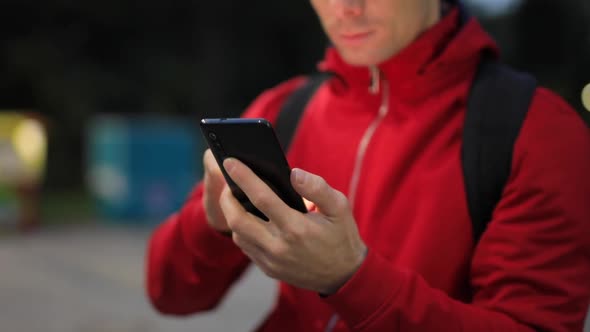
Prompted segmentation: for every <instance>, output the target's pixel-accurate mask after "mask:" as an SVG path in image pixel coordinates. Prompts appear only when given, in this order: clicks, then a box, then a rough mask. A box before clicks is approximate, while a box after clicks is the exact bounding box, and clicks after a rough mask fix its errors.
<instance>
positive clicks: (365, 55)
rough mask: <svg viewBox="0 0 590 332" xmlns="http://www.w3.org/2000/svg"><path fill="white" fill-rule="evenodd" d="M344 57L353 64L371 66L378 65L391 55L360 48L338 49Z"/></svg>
mask: <svg viewBox="0 0 590 332" xmlns="http://www.w3.org/2000/svg"><path fill="white" fill-rule="evenodd" d="M338 51H339V53H340V56H341V57H342V59H343V60H344V61H345V62H346V63H348V64H349V65H351V66H358V67H369V66H375V65H378V64H380V63H382V62H384V61H385V60H387V59H388V58H389V57H390V56H386V55H382V54H378V52H369V51H366V50H360V49H357V50H355V49H341V48H339V49H338Z"/></svg>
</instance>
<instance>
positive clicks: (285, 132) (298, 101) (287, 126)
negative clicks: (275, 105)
mask: <svg viewBox="0 0 590 332" xmlns="http://www.w3.org/2000/svg"><path fill="white" fill-rule="evenodd" d="M330 77H332V74H329V73H316V74H313V75H311V76H310V77H309V78H308V79H307V81H306V82H305V83H304V84H303V85H302V86H301V87H300V88H298V89H297V90H295V91H293V93H292V94H291V95H290V96H289V97H287V100H286V101H285V103H284V104H283V107H282V108H281V110H280V112H279V115H278V117H277V121H276V123H275V125H274V128H275V129H276V133H277V137H278V139H279V142H280V143H281V146H282V147H283V150H284V151H287V150H288V149H289V146H290V145H291V139H292V138H293V136H294V134H295V130H296V129H297V125H298V124H299V120H300V119H301V115H303V112H304V111H305V108H306V107H307V104H308V103H309V100H311V97H312V96H313V95H314V94H315V92H316V90H317V89H318V88H319V87H320V86H321V85H322V83H324V82H325V81H326V80H327V79H328V78H330Z"/></svg>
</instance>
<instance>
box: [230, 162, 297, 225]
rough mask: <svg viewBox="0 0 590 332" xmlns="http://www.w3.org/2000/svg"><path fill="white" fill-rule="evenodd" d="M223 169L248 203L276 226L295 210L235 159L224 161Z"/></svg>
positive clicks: (289, 216)
mask: <svg viewBox="0 0 590 332" xmlns="http://www.w3.org/2000/svg"><path fill="white" fill-rule="evenodd" d="M223 167H224V168H225V170H226V172H227V173H228V175H229V176H230V177H231V178H232V180H234V182H235V183H236V184H237V185H238V187H240V189H242V191H243V192H244V193H245V194H246V196H248V199H249V200H250V202H252V204H253V205H254V206H255V207H257V208H258V209H259V210H260V211H261V212H262V213H264V214H265V215H266V216H267V217H268V218H269V219H270V220H272V221H273V222H274V223H275V224H276V225H277V226H279V227H280V226H281V225H283V224H284V223H285V222H286V221H287V220H290V219H291V215H292V214H293V213H294V211H295V210H293V209H292V208H291V207H289V206H288V205H287V204H286V203H285V202H283V200H282V199H281V198H279V197H278V196H277V194H276V193H275V192H274V191H273V190H272V189H270V187H269V186H268V185H267V184H266V183H265V182H264V181H262V179H260V178H259V177H258V176H257V175H256V174H255V173H254V172H253V171H252V170H251V169H250V168H248V166H246V165H244V164H243V163H242V162H240V161H239V160H237V159H234V158H228V159H226V160H224V162H223Z"/></svg>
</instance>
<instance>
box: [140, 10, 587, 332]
mask: <svg viewBox="0 0 590 332" xmlns="http://www.w3.org/2000/svg"><path fill="white" fill-rule="evenodd" d="M459 26H460V24H459V18H458V12H457V10H455V11H454V12H452V13H451V14H449V15H447V17H445V18H444V19H443V20H442V21H441V22H440V23H439V24H437V25H436V26H435V27H433V28H432V29H430V30H428V31H427V32H425V33H424V34H423V35H422V36H420V37H419V39H418V40H416V41H415V42H414V43H413V44H412V45H410V46H409V47H408V48H406V49H405V50H403V51H402V52H401V53H400V54H398V55H396V56H394V57H393V58H391V59H389V60H388V61H386V62H385V63H383V64H381V65H379V66H378V70H373V71H370V70H369V69H368V68H361V67H352V66H350V65H347V64H346V63H345V62H344V61H343V60H342V59H341V58H340V57H339V55H338V54H337V52H336V51H335V50H332V49H330V50H328V53H327V56H326V59H325V61H324V62H323V63H322V64H321V66H320V67H321V68H322V69H323V70H329V71H332V72H334V73H335V74H336V75H337V76H338V78H334V79H332V80H330V81H329V82H328V83H326V84H324V85H323V86H322V87H321V88H320V89H319V90H318V92H317V94H316V95H315V97H314V99H313V100H312V102H311V103H310V104H309V106H308V109H307V111H306V113H305V115H304V117H303V118H302V121H301V123H300V126H299V129H298V131H297V133H296V135H295V137H294V140H293V142H292V145H291V150H290V151H289V154H288V158H289V161H290V163H291V166H292V167H299V168H303V169H305V170H307V171H310V172H312V173H316V174H319V175H321V176H322V177H324V178H325V179H326V180H327V182H328V183H329V184H330V185H331V186H333V187H334V188H336V189H337V190H340V191H342V192H343V193H347V194H348V196H349V199H350V201H351V203H352V205H353V209H354V216H355V218H356V221H357V224H358V227H359V230H360V234H361V236H362V238H363V240H364V241H365V243H366V244H367V246H368V248H369V252H368V255H367V257H366V260H365V261H364V263H363V264H362V266H361V267H360V269H359V270H358V271H357V272H356V274H355V275H354V276H353V277H352V278H351V279H350V280H349V281H348V282H347V283H346V284H345V285H344V286H343V287H342V288H341V289H340V290H339V291H338V292H337V293H336V294H334V295H331V296H329V297H326V298H322V297H320V296H318V294H316V293H314V292H311V291H307V290H303V289H298V288H296V287H293V286H290V285H288V284H286V283H282V282H281V283H280V295H279V298H278V301H277V303H276V305H275V307H274V310H273V311H272V313H271V314H270V316H269V317H268V319H267V320H266V321H265V323H264V324H263V325H262V326H261V328H260V331H281V332H290V331H325V330H327V329H328V330H329V329H330V328H329V327H327V325H328V322H329V321H330V318H331V317H338V318H339V319H338V323H337V324H335V326H334V328H333V331H501V332H508V331H533V330H544V331H576V330H577V331H580V330H581V329H582V324H583V320H584V316H585V313H586V309H587V307H588V303H589V299H590V204H589V202H590V153H589V152H590V133H589V131H588V130H587V128H586V127H585V125H584V123H583V122H582V121H581V119H580V118H579V116H578V115H577V114H576V113H575V112H574V111H573V110H571V109H570V108H569V106H568V105H567V104H566V103H565V102H563V101H562V100H561V99H560V98H558V97H557V96H555V95H554V94H552V93H551V92H549V91H547V90H545V89H538V90H537V91H536V95H535V97H534V100H533V102H532V106H531V109H530V110H529V113H528V115H527V118H526V120H525V123H524V125H523V128H522V130H521V133H520V136H519V137H518V139H517V142H516V145H515V150H514V158H513V161H512V173H511V176H510V178H509V180H508V183H507V185H506V187H505V190H504V192H503V196H502V199H501V201H500V203H499V205H498V206H497V208H496V209H495V211H494V214H493V220H492V222H491V223H490V225H489V227H488V229H487V231H486V232H485V234H484V235H483V237H482V238H481V240H480V241H479V243H478V244H477V246H475V248H474V243H473V239H472V232H471V222H470V219H469V215H468V210H467V203H466V194H465V191H464V184H463V173H462V170H461V159H460V150H461V145H462V127H463V121H464V116H465V107H466V98H467V95H468V91H469V88H470V84H471V80H472V78H473V76H474V73H475V70H476V67H477V64H478V61H479V59H480V55H481V54H482V53H483V52H484V51H490V50H491V51H494V52H495V44H494V42H493V41H492V40H491V39H490V37H489V36H488V35H487V34H486V33H485V32H484V31H483V30H482V29H481V27H480V25H479V24H478V23H477V22H476V21H474V20H470V21H469V22H467V23H466V24H464V25H462V26H461V27H460V28H459ZM371 73H373V79H371ZM375 73H377V75H375ZM375 78H377V79H375ZM302 82H303V79H302V78H297V79H293V80H291V81H288V82H286V83H284V84H282V85H279V86H278V87H276V88H274V89H271V90H269V91H267V92H265V93H264V94H262V95H261V96H260V97H259V98H258V99H257V100H256V101H255V102H254V103H253V104H252V105H251V107H250V108H249V109H248V110H247V112H246V115H245V116H247V117H265V118H268V119H270V120H271V121H273V120H274V119H275V117H276V114H277V111H278V110H279V109H280V107H281V105H282V103H283V101H284V100H285V98H286V97H287V96H288V95H289V94H290V93H291V92H292V91H293V90H294V89H296V88H297V87H299V86H300V85H301V84H302ZM369 87H372V89H370V88H369ZM201 197H202V186H200V185H199V186H197V189H196V190H195V191H194V193H193V194H192V196H191V197H190V199H189V200H188V202H187V203H186V204H185V206H184V207H183V208H182V209H181V210H180V211H179V213H177V214H175V215H173V216H171V217H170V218H169V219H168V220H167V221H166V222H165V223H164V224H162V225H161V226H160V227H159V229H157V230H156V231H155V233H154V234H153V237H152V239H151V242H150V248H149V254H148V270H147V276H148V277H147V288H148V294H149V297H150V299H151V301H152V303H153V305H154V306H155V307H156V308H157V309H158V310H160V311H161V312H163V313H168V314H190V313H194V312H197V311H202V310H209V309H212V308H214V307H215V306H216V305H217V303H219V301H220V300H221V298H222V297H223V295H224V293H225V292H226V291H227V289H228V288H229V286H230V285H231V283H232V282H233V281H235V280H236V279H237V278H238V277H239V275H240V274H241V272H243V271H244V269H245V268H246V266H247V265H248V264H249V260H248V258H247V257H246V256H245V255H244V254H242V252H241V251H240V249H239V248H237V247H236V246H235V245H234V244H233V242H232V241H231V239H230V238H226V237H224V236H221V235H219V234H218V233H217V232H216V231H214V230H212V229H210V228H209V227H208V226H207V222H206V219H205V214H204V210H203V206H202V201H201ZM336 315H337V316H336Z"/></svg>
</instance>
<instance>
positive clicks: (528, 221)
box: [325, 89, 590, 332]
mask: <svg viewBox="0 0 590 332" xmlns="http://www.w3.org/2000/svg"><path fill="white" fill-rule="evenodd" d="M589 203H590V131H589V130H588V128H587V127H586V126H585V125H584V123H583V122H582V121H581V119H580V117H579V116H578V114H576V113H575V112H574V111H573V110H571V109H570V108H569V106H568V105H567V104H565V102H563V101H562V100H561V99H559V98H558V97H556V96H555V95H553V94H552V93H550V92H548V91H547V90H544V89H539V90H538V91H537V93H536V96H535V98H534V100H533V104H532V106H531V110H530V111H529V114H528V115H527V119H526V120H525V123H524V125H523V128H522V129H521V134H520V136H519V138H518V140H517V142H516V144H515V150H514V158H513V163H512V172H511V176H510V179H509V180H508V183H507V185H506V187H505V189H504V193H503V196H502V200H501V201H500V203H499V204H498V206H497V207H496V210H495V211H494V215H493V220H492V222H491V223H490V225H489V227H488V229H487V230H486V232H485V233H484V235H483V237H482V238H481V240H480V242H479V244H478V246H477V248H476V250H475V252H474V255H473V257H472V262H471V263H472V264H471V275H470V283H471V289H472V292H473V299H472V301H471V303H462V302H459V301H457V300H455V299H452V298H450V297H449V296H448V295H446V294H445V293H443V292H442V291H439V290H437V289H434V288H432V287H430V286H429V285H428V283H427V282H426V281H425V280H424V279H423V278H422V277H421V276H420V275H417V274H416V273H414V272H412V271H405V270H401V269H400V268H398V267H396V266H395V265H394V264H392V263H391V262H389V261H388V260H387V259H386V258H385V257H384V256H381V255H380V254H379V253H378V252H374V251H370V252H369V254H368V256H367V258H366V260H365V262H364V263H363V265H362V266H361V267H360V269H359V270H358V271H357V273H356V274H355V275H354V276H353V277H352V278H351V279H350V280H349V281H348V283H347V284H345V285H344V286H343V287H342V288H341V289H340V290H339V291H338V292H337V293H336V294H334V295H332V296H330V297H327V298H326V299H325V301H326V302H327V303H328V304H330V305H331V306H332V307H333V308H334V309H335V310H336V312H337V313H338V314H339V315H340V317H341V318H342V319H343V320H344V321H345V322H346V323H347V325H348V326H349V327H350V328H351V329H352V330H353V331H404V332H408V331H441V330H444V331H498V332H508V331H581V330H582V328H583V324H584V318H585V315H586V312H587V310H588V304H589V301H590V204H589Z"/></svg>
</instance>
